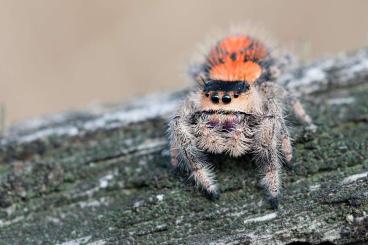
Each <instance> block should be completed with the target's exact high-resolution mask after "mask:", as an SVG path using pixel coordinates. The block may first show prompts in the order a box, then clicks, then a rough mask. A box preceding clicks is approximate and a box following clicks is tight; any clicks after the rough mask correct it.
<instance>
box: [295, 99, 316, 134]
mask: <svg viewBox="0 0 368 245" xmlns="http://www.w3.org/2000/svg"><path fill="white" fill-rule="evenodd" d="M288 102H289V104H290V106H291V108H292V110H293V113H294V114H295V116H296V117H297V118H298V120H299V121H301V122H302V123H304V124H305V125H307V129H308V130H310V131H312V132H315V131H316V130H317V126H316V125H315V124H314V123H313V121H312V118H311V117H310V116H309V115H308V113H307V112H306V111H305V109H304V107H303V105H302V103H300V100H299V99H297V98H295V97H289V99H288Z"/></svg>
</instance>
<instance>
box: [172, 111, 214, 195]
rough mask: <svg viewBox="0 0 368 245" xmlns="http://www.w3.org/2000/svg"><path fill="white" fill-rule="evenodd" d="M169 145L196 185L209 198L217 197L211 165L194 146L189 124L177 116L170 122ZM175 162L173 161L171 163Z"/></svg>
mask: <svg viewBox="0 0 368 245" xmlns="http://www.w3.org/2000/svg"><path fill="white" fill-rule="evenodd" d="M170 131H171V145H172V146H174V147H175V148H176V149H177V150H178V151H177V153H178V155H177V158H176V159H178V158H179V160H181V161H180V162H181V163H182V164H183V165H184V167H185V168H186V169H188V170H189V171H190V173H191V177H193V179H194V181H195V183H196V185H198V186H200V187H202V188H203V190H204V191H205V193H206V194H207V195H208V197H210V198H211V199H217V198H218V197H219V192H218V187H217V184H216V181H215V178H214V173H213V171H212V169H211V165H210V164H209V163H207V162H206V160H205V156H204V154H203V153H202V152H201V151H200V150H199V149H198V148H197V147H196V145H195V140H194V135H193V134H192V132H191V128H190V125H188V123H187V122H186V121H185V120H181V118H180V117H179V116H178V117H176V118H174V119H173V120H172V121H171V123H170ZM176 163H177V162H176V161H174V163H173V165H175V164H176Z"/></svg>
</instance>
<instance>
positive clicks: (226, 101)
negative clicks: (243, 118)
mask: <svg viewBox="0 0 368 245" xmlns="http://www.w3.org/2000/svg"><path fill="white" fill-rule="evenodd" d="M222 102H224V104H229V103H230V102H231V96H230V95H228V94H224V96H222Z"/></svg>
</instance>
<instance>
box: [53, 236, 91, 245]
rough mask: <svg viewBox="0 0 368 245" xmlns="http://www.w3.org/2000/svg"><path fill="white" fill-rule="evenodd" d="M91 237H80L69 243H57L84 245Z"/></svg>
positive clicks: (60, 244)
mask: <svg viewBox="0 0 368 245" xmlns="http://www.w3.org/2000/svg"><path fill="white" fill-rule="evenodd" d="M91 238H92V236H85V237H81V238H77V239H74V240H70V241H66V242H63V243H58V244H59V245H80V244H85V243H87V242H88V241H89V240H91Z"/></svg>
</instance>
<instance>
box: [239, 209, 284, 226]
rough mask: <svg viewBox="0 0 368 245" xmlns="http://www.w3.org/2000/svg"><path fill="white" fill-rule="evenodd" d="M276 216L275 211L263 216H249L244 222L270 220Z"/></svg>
mask: <svg viewBox="0 0 368 245" xmlns="http://www.w3.org/2000/svg"><path fill="white" fill-rule="evenodd" d="M276 217H277V213H276V212H274V213H269V214H266V215H263V216H259V217H255V218H251V219H246V220H244V224H247V223H254V222H264V221H268V220H272V219H274V218H276Z"/></svg>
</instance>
